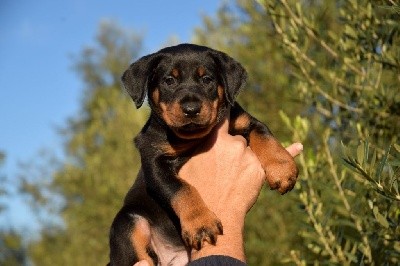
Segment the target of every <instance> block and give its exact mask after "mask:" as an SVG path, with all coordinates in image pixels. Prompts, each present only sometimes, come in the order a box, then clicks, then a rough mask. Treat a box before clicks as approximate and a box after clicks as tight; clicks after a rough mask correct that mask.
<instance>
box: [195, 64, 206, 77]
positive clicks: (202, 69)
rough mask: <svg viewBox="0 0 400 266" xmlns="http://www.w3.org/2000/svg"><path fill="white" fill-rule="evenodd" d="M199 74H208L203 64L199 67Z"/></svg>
mask: <svg viewBox="0 0 400 266" xmlns="http://www.w3.org/2000/svg"><path fill="white" fill-rule="evenodd" d="M197 74H199V76H200V77H202V76H204V75H205V74H206V69H205V68H204V67H203V66H201V67H199V68H198V69H197Z"/></svg>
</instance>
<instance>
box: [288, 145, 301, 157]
mask: <svg viewBox="0 0 400 266" xmlns="http://www.w3.org/2000/svg"><path fill="white" fill-rule="evenodd" d="M286 150H287V151H288V152H289V153H290V155H292V157H296V156H297V155H299V154H300V153H301V152H302V151H303V144H301V143H293V144H292V145H290V146H289V147H287V148H286Z"/></svg>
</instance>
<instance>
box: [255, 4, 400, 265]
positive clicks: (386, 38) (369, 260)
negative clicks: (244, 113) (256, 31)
mask: <svg viewBox="0 0 400 266" xmlns="http://www.w3.org/2000/svg"><path fill="white" fill-rule="evenodd" d="M260 3H262V5H263V6H264V8H265V10H266V12H268V14H269V15H270V16H271V19H272V21H273V24H274V27H275V29H276V31H277V33H278V34H279V35H280V40H281V41H282V43H283V49H284V53H285V54H287V55H288V58H289V59H290V60H291V62H292V64H293V66H294V68H293V71H294V73H295V75H296V77H297V91H298V92H299V94H300V96H301V99H302V101H303V102H304V103H305V106H306V107H307V108H308V114H309V115H308V119H306V120H305V119H301V118H297V122H294V123H293V122H292V121H290V119H289V118H288V117H287V116H284V115H283V117H284V120H285V121H286V124H287V126H289V127H292V128H293V129H294V133H295V134H299V132H302V135H303V136H305V135H307V134H312V136H313V142H314V149H315V150H316V151H318V152H317V153H313V152H309V153H307V157H305V156H302V157H301V160H300V162H301V165H302V166H303V176H304V177H303V179H302V182H301V184H300V189H301V192H300V194H299V199H300V200H301V202H302V203H303V204H304V209H305V211H306V213H307V217H306V219H305V224H304V228H303V230H301V235H302V237H303V240H304V247H305V248H299V249H297V251H293V252H292V258H293V260H294V261H295V262H296V263H297V264H299V265H304V264H307V263H314V264H315V263H326V264H336V265H350V264H353V263H356V264H368V265H371V264H372V265H395V264H398V263H399V261H400V246H399V244H398V243H399V242H398V241H399V239H400V231H399V230H398V228H399V211H398V210H399V206H400V194H399V190H398V185H399V182H400V174H399V171H400V169H399V153H398V152H399V150H398V146H397V145H396V144H395V143H396V142H398V140H399V135H400V134H399V133H400V112H399V106H400V91H399V78H400V76H399V70H400V61H399V60H398V58H397V57H398V56H397V55H398V53H399V44H400V37H399V32H400V31H399V30H400V27H399V26H400V24H399V23H398V21H399V18H400V16H399V13H398V6H397V5H396V4H395V3H394V2H391V5H392V8H393V9H392V12H388V10H391V9H388V8H387V7H385V6H384V2H383V1H367V0H366V1H337V2H336V3H335V5H336V8H335V10H336V12H335V13H334V14H333V15H334V18H335V20H336V21H337V23H336V25H335V28H323V29H321V27H320V25H319V24H318V20H317V18H318V15H317V14H314V13H310V12H307V11H308V5H307V4H308V3H307V2H305V3H296V4H295V3H294V2H292V1H285V0H281V1H260ZM316 4H317V5H318V3H316ZM320 8H321V7H320ZM395 8H397V11H396V9H395ZM315 122H317V123H315ZM296 137H297V138H298V136H296ZM360 141H361V142H360ZM341 142H342V143H345V144H346V146H348V147H350V148H347V147H341V145H340V143H341ZM392 144H394V147H395V148H396V150H397V151H396V150H395V151H391V150H390V148H386V147H390V146H391V145H392ZM371 146H372V147H373V149H370V147H371ZM340 150H342V152H341V154H340ZM353 150H355V151H356V152H353ZM339 154H340V155H339ZM340 157H344V158H345V162H346V163H347V164H348V166H349V169H350V170H352V171H353V172H352V171H350V170H349V169H347V168H344V167H343V164H341V158H340Z"/></svg>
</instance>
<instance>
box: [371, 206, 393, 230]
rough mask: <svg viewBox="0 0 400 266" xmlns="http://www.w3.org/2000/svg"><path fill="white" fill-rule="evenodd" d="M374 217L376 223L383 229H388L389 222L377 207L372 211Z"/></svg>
mask: <svg viewBox="0 0 400 266" xmlns="http://www.w3.org/2000/svg"><path fill="white" fill-rule="evenodd" d="M373 213H374V216H375V218H376V220H377V222H378V223H379V224H380V225H381V226H382V227H384V228H389V222H388V221H387V219H386V218H385V217H384V216H383V215H382V214H381V213H380V212H379V210H378V207H376V206H375V207H374V209H373Z"/></svg>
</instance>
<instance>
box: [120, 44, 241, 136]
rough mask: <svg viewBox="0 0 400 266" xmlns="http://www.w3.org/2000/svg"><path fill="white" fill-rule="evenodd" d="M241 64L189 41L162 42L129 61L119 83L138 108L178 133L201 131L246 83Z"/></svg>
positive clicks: (208, 128) (215, 120)
mask: <svg viewBox="0 0 400 266" xmlns="http://www.w3.org/2000/svg"><path fill="white" fill-rule="evenodd" d="M246 77H247V74H246V71H245V70H244V68H243V67H242V66H241V65H240V64H239V63H238V62H236V61H235V60H234V59H232V58H231V57H229V56H228V55H226V54H224V53H222V52H219V51H216V50H213V49H210V48H207V47H204V46H198V45H193V44H181V45H178V46H173V47H168V48H165V49H162V50H160V51H159V52H157V53H154V54H151V55H147V56H144V57H142V58H141V59H139V60H138V61H136V62H135V63H133V64H132V65H131V66H130V67H129V69H128V70H126V71H125V73H124V74H123V76H122V83H123V85H124V87H125V88H126V90H127V91H128V93H129V95H130V96H131V97H132V99H133V101H134V102H135V104H136V107H137V108H139V107H140V106H141V105H142V104H143V101H144V99H145V97H146V95H147V96H148V101H149V104H150V106H151V108H152V111H153V112H154V113H155V114H156V115H157V116H158V117H160V118H161V119H162V120H163V121H164V122H165V123H166V125H167V126H168V127H169V128H170V129H171V130H172V131H173V132H174V133H175V135H177V136H178V137H180V138H184V139H194V138H201V137H204V136H205V135H207V134H208V133H209V132H210V131H211V129H212V128H213V127H214V126H215V125H216V124H217V123H218V122H219V121H220V120H221V119H222V118H223V117H224V116H225V115H226V111H227V109H228V108H227V107H228V106H229V105H233V104H234V102H235V97H236V95H237V94H238V93H239V91H240V90H241V88H242V87H243V85H244V83H245V82H246Z"/></svg>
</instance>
